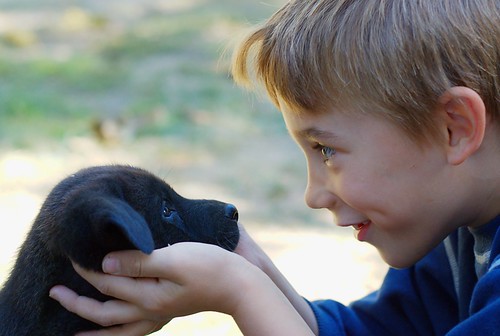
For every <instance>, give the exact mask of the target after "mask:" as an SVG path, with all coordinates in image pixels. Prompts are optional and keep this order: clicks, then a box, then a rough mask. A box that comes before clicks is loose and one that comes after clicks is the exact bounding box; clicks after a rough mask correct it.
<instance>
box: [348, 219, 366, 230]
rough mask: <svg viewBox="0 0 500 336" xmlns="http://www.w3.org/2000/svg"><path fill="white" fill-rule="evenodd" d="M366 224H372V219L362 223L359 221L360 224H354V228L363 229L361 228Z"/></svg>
mask: <svg viewBox="0 0 500 336" xmlns="http://www.w3.org/2000/svg"><path fill="white" fill-rule="evenodd" d="M366 224H370V221H369V220H365V221H364V222H362V223H359V224H354V225H353V226H352V227H353V228H354V230H361V228H362V227H363V226H364V225H366Z"/></svg>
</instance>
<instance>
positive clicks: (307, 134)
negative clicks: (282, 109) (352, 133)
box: [295, 127, 338, 140]
mask: <svg viewBox="0 0 500 336" xmlns="http://www.w3.org/2000/svg"><path fill="white" fill-rule="evenodd" d="M295 136H298V137H301V138H306V139H322V140H335V139H337V138H338V136H336V135H335V134H334V133H332V132H329V131H324V130H320V129H318V128H316V127H311V128H306V129H304V130H300V131H298V132H296V134H295Z"/></svg>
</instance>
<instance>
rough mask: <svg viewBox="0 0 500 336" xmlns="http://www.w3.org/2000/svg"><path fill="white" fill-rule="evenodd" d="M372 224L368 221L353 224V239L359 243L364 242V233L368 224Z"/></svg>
mask: <svg viewBox="0 0 500 336" xmlns="http://www.w3.org/2000/svg"><path fill="white" fill-rule="evenodd" d="M371 223H372V222H371V221H370V220H366V221H364V222H361V223H359V224H354V225H352V227H353V228H354V230H356V231H355V233H354V235H355V237H356V238H357V239H358V240H359V241H365V240H366V233H367V231H368V228H369V227H370V224H371Z"/></svg>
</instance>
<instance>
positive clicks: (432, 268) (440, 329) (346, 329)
mask: <svg viewBox="0 0 500 336" xmlns="http://www.w3.org/2000/svg"><path fill="white" fill-rule="evenodd" d="M310 305H311V307H312V309H313V311H314V313H315V315H316V318H317V321H318V326H319V330H320V333H319V334H320V336H337V335H356V336H358V335H359V336H364V335H376V336H377V335H381V336H390V335H397V336H400V335H405V336H411V335H425V336H430V335H447V336H471V335H481V336H490V335H500V216H497V217H496V218H495V219H494V220H493V221H491V222H490V223H488V224H485V225H483V226H481V228H479V229H475V230H471V229H468V228H460V229H458V230H457V231H455V232H454V233H453V234H451V235H450V236H449V237H447V238H446V240H445V241H444V242H443V243H442V244H440V245H439V246H438V247H436V248H435V249H434V250H433V251H431V252H430V253H429V254H428V255H427V256H426V257H425V258H423V259H422V260H420V261H419V262H418V263H416V264H415V265H414V266H412V267H410V268H406V269H400V270H396V269H390V270H389V272H388V273H387V275H386V277H385V279H384V282H383V284H382V286H381V288H380V289H379V290H378V291H376V292H374V293H372V294H370V295H368V296H366V297H365V298H363V299H361V300H358V301H355V302H353V303H351V304H350V305H349V306H344V305H342V304H341V303H339V302H336V301H332V300H321V301H314V302H310Z"/></svg>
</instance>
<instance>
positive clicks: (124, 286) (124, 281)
mask: <svg viewBox="0 0 500 336" xmlns="http://www.w3.org/2000/svg"><path fill="white" fill-rule="evenodd" d="M73 267H74V268H75V271H76V272H77V273H78V274H79V275H80V276H82V278H84V279H85V280H87V282H89V283H90V284H91V285H92V286H94V287H95V288H96V289H97V290H98V291H99V292H101V293H102V294H105V295H108V296H112V297H114V298H117V299H120V300H123V301H126V302H128V303H130V306H132V307H136V306H135V305H137V309H136V311H134V314H138V313H139V307H142V306H144V305H145V304H147V303H149V302H155V301H157V300H156V299H157V297H156V294H157V293H158V290H159V288H158V281H157V279H156V278H151V279H148V278H139V279H135V278H130V277H124V276H116V275H109V274H104V273H97V272H94V271H89V270H86V269H84V268H82V267H80V266H79V265H77V264H73ZM168 285H169V283H168V282H167V281H163V286H164V287H165V286H168ZM174 286H175V285H174ZM94 301H95V300H94ZM95 302H98V301H95ZM110 302H112V301H110ZM134 304H135V305H134ZM88 308H89V309H92V308H94V309H95V308H98V307H90V304H89V305H88ZM130 313H132V312H130ZM134 317H137V315H134ZM138 317H140V316H138ZM121 322H122V323H124V322H127V321H121Z"/></svg>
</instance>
